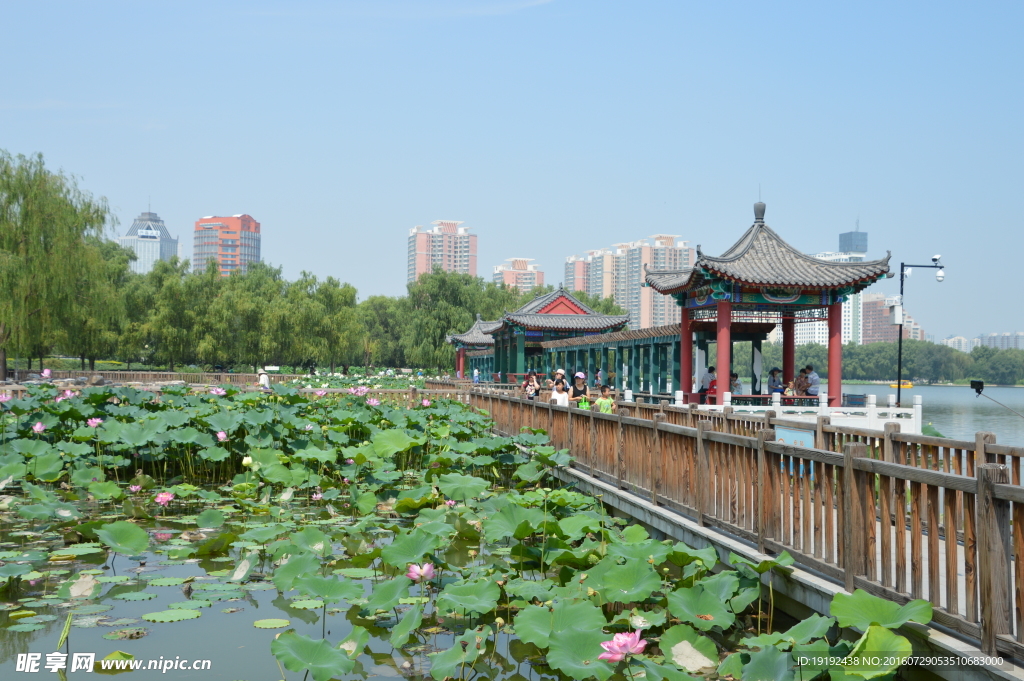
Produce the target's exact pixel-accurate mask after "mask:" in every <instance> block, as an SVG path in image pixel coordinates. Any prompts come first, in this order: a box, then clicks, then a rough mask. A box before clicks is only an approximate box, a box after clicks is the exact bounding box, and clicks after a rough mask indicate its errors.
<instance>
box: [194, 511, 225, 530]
mask: <svg viewBox="0 0 1024 681" xmlns="http://www.w3.org/2000/svg"><path fill="white" fill-rule="evenodd" d="M196 522H197V523H198V524H199V527H220V526H221V525H223V524H224V514H223V513H221V512H220V511H218V510H217V509H215V508H208V509H206V510H205V511H203V512H202V513H200V514H199V517H198V518H196Z"/></svg>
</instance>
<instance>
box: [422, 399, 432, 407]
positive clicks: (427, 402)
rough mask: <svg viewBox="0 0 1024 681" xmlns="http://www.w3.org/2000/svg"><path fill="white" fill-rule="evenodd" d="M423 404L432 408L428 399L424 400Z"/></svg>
mask: <svg viewBox="0 0 1024 681" xmlns="http://www.w3.org/2000/svg"><path fill="white" fill-rule="evenodd" d="M421 404H422V405H423V406H424V407H429V406H430V400H428V399H426V398H423V402H421Z"/></svg>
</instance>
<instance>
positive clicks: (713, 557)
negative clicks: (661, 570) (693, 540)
mask: <svg viewBox="0 0 1024 681" xmlns="http://www.w3.org/2000/svg"><path fill="white" fill-rule="evenodd" d="M668 559H669V560H670V561H672V562H673V563H675V564H676V565H678V566H679V567H685V566H687V565H689V564H691V563H697V564H699V565H700V566H701V568H702V569H704V570H705V571H707V570H710V569H711V568H713V567H715V565H717V564H718V551H717V550H716V549H715V547H714V546H708V547H705V548H703V549H700V550H696V549H691V548H690V547H689V546H687V545H686V544H684V543H683V542H677V543H676V545H675V546H673V547H672V552H671V553H669V554H668Z"/></svg>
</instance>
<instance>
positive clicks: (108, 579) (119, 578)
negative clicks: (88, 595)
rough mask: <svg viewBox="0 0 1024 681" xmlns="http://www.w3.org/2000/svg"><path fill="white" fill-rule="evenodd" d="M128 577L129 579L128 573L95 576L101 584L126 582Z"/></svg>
mask: <svg viewBox="0 0 1024 681" xmlns="http://www.w3.org/2000/svg"><path fill="white" fill-rule="evenodd" d="M129 579H131V577H129V576H128V575H103V576H102V577H97V578H96V581H97V582H102V583H103V584H119V583H121V582H127V581H128V580H129Z"/></svg>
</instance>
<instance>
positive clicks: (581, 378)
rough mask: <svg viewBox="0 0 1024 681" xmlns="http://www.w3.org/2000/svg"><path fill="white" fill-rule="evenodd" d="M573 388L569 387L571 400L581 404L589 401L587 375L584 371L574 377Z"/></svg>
mask: <svg viewBox="0 0 1024 681" xmlns="http://www.w3.org/2000/svg"><path fill="white" fill-rule="evenodd" d="M573 379H574V380H573V384H572V388H570V389H569V401H570V402H575V403H576V404H580V403H581V402H586V401H587V375H586V374H585V373H583V372H582V371H578V372H576V375H575V376H574V377H573Z"/></svg>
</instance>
